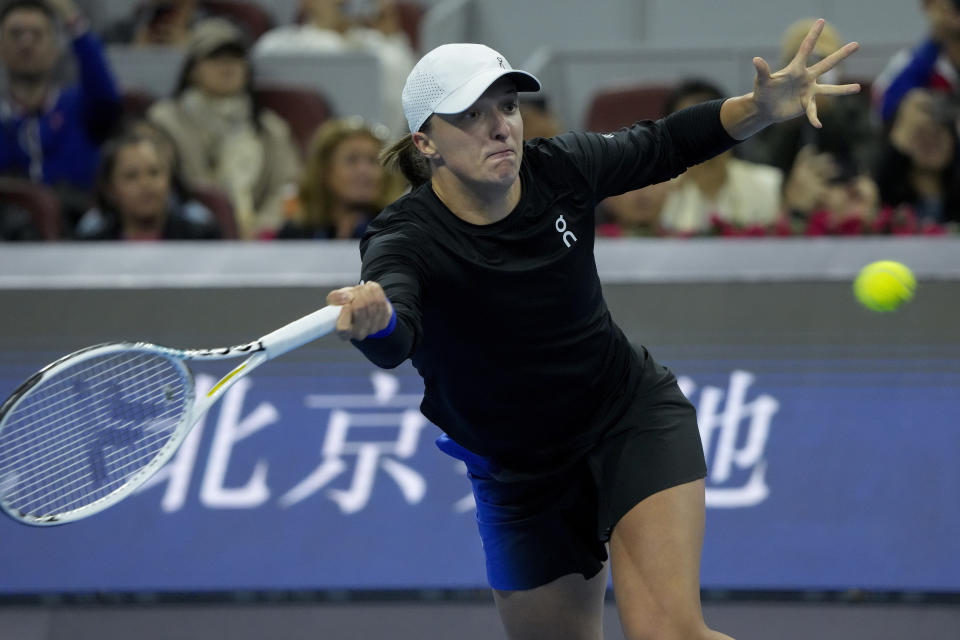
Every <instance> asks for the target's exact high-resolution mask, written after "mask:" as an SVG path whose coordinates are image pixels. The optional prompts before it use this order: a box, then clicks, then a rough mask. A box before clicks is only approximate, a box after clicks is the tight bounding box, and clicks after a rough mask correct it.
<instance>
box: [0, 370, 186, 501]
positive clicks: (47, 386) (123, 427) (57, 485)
mask: <svg viewBox="0 0 960 640" xmlns="http://www.w3.org/2000/svg"><path fill="white" fill-rule="evenodd" d="M187 384H188V377H187V376H186V375H185V372H184V371H183V370H182V369H181V367H179V366H178V365H177V364H176V363H175V362H172V361H171V360H169V359H168V358H166V357H164V356H162V355H159V354H154V353H150V352H144V351H128V352H120V353H111V354H108V355H102V356H95V357H92V358H89V359H84V360H82V361H80V362H78V363H76V364H75V365H73V366H69V367H66V368H65V369H61V370H59V371H58V372H56V373H54V374H52V375H51V376H50V377H49V378H45V379H43V380H42V381H41V382H40V383H39V384H38V385H36V386H35V387H33V388H31V389H30V390H28V391H27V393H26V394H25V395H24V397H23V398H21V399H20V401H19V403H18V404H17V405H16V407H15V408H14V409H13V410H12V411H11V413H10V414H8V415H7V416H6V417H5V418H4V423H3V428H2V431H0V500H2V501H3V503H4V506H5V508H6V509H7V510H8V511H15V512H17V513H20V514H24V515H29V516H30V517H34V518H44V517H49V516H53V515H61V514H63V513H65V512H67V511H70V510H73V509H77V508H80V507H83V506H85V505H88V504H91V503H94V502H96V501H97V500H100V499H102V498H104V497H106V496H107V495H109V494H110V493H112V492H113V491H115V490H117V489H119V488H120V487H122V486H123V485H124V484H126V482H127V481H128V480H129V479H130V477H131V476H132V475H134V474H136V473H137V472H138V471H139V470H141V469H142V468H143V467H144V466H146V465H147V464H149V462H150V461H151V460H153V459H154V458H155V457H156V455H157V454H158V453H159V452H160V451H161V450H162V449H163V447H164V445H165V444H166V443H167V442H168V441H169V439H170V436H171V435H172V434H173V433H174V432H175V431H176V428H177V426H178V425H179V423H180V422H181V419H182V417H183V414H184V412H185V410H186V407H187V403H188V401H189V394H188V393H187Z"/></svg>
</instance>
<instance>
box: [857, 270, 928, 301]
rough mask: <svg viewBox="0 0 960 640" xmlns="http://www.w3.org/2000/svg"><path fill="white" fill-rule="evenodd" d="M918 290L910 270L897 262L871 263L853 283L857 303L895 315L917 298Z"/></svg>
mask: <svg viewBox="0 0 960 640" xmlns="http://www.w3.org/2000/svg"><path fill="white" fill-rule="evenodd" d="M916 288H917V280H916V278H914V277H913V272H912V271H910V268H909V267H907V266H906V265H905V264H902V263H900V262H895V261H893V260H879V261H877V262H871V263H870V264H868V265H867V266H865V267H864V268H863V269H861V270H860V273H859V274H858V275H857V279H856V280H854V282H853V293H854V295H855V296H856V297H857V300H859V301H860V303H861V304H862V305H863V306H865V307H866V308H867V309H870V310H871V311H894V310H895V309H896V308H897V307H899V306H900V305H901V304H903V303H904V302H906V301H907V300H909V299H910V298H912V297H913V292H914V290H916Z"/></svg>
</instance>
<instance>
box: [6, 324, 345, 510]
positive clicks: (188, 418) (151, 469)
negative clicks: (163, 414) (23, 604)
mask: <svg viewBox="0 0 960 640" xmlns="http://www.w3.org/2000/svg"><path fill="white" fill-rule="evenodd" d="M339 315H340V307H339V306H336V305H330V306H327V307H323V308H322V309H319V310H317V311H314V312H313V313H310V314H308V315H306V316H303V317H302V318H300V319H298V320H294V321H293V322H291V323H290V324H287V325H285V326H283V327H280V328H279V329H277V330H276V331H273V332H271V333H268V334H267V335H265V336H263V337H261V338H259V339H257V340H254V341H253V342H248V343H246V344H242V345H237V346H233V347H224V348H219V349H186V350H179V349H171V348H168V347H162V346H159V345H155V344H151V343H149V342H112V343H107V344H101V345H96V346H92V347H87V348H85V349H81V350H79V351H75V352H73V353H71V354H69V355H66V356H64V357H63V358H60V359H59V360H57V361H56V362H53V363H51V364H49V365H47V366H46V367H44V368H43V369H41V370H40V371H38V372H37V373H36V374H34V375H33V376H31V377H30V378H29V379H28V380H27V381H26V382H24V383H23V384H22V385H20V387H19V388H17V390H16V391H14V392H13V394H12V395H11V396H10V397H9V398H8V399H7V400H6V401H5V402H4V403H3V405H0V433H2V432H3V429H4V426H5V424H6V422H7V417H8V416H10V415H12V414H13V412H14V411H16V408H17V406H18V405H19V404H20V403H21V402H23V401H24V399H25V398H28V397H29V396H30V393H31V391H32V390H34V389H37V388H39V386H40V385H42V384H43V382H44V380H49V379H51V378H54V377H56V376H57V374H58V373H59V372H61V371H63V370H65V369H67V368H69V367H73V366H74V365H77V364H79V363H81V362H84V361H86V360H90V359H92V358H99V357H102V356H105V355H110V354H112V353H131V352H134V353H135V352H140V353H150V354H154V355H159V356H161V357H164V358H166V359H167V360H168V361H169V362H171V363H172V364H173V365H174V366H175V367H176V368H177V369H179V370H180V373H181V374H182V375H183V376H184V379H185V383H184V384H185V389H184V394H185V398H184V409H183V414H182V415H181V418H180V422H179V423H178V424H177V426H176V427H175V429H174V431H173V432H172V433H171V435H170V436H169V438H168V440H167V442H165V443H164V445H163V446H162V447H161V448H160V450H159V451H158V452H157V453H156V455H155V456H154V457H153V458H152V459H151V460H150V462H148V463H147V464H146V465H144V466H143V468H141V469H140V470H138V471H137V472H135V473H134V474H132V475H131V476H130V478H129V479H128V480H127V481H126V482H125V483H124V484H123V485H121V486H120V487H118V488H116V489H114V490H113V491H111V492H110V493H108V494H107V495H105V496H103V497H101V498H99V499H97V500H95V501H94V502H91V503H90V504H86V505H84V506H82V507H78V508H76V509H71V510H69V511H66V512H64V513H62V514H56V515H49V516H43V517H37V516H32V515H30V514H26V513H21V512H20V511H19V510H17V509H16V508H14V507H12V505H10V504H9V503H8V501H7V499H6V497H5V496H4V495H2V490H3V487H0V509H2V510H3V512H4V513H6V514H7V515H8V516H10V517H11V518H13V519H15V520H17V521H19V522H22V523H24V524H28V525H33V526H51V525H58V524H65V523H67V522H73V521H76V520H80V519H83V518H87V517H89V516H92V515H93V514H95V513H99V512H101V511H103V510H104V509H107V508H109V507H111V506H113V505H115V504H117V503H118V502H120V501H121V500H123V499H124V498H126V497H127V496H129V495H130V494H131V493H133V492H134V491H136V490H137V488H138V487H140V486H141V485H142V484H143V483H144V482H146V481H147V480H148V479H149V478H150V477H151V476H152V475H153V474H155V473H156V472H157V471H159V470H160V468H161V467H163V465H164V464H166V463H167V461H168V460H170V458H171V457H173V454H174V453H176V451H177V449H178V448H179V447H180V444H181V443H182V442H183V440H184V438H186V437H187V434H188V433H190V430H191V429H192V428H193V426H194V425H195V424H196V423H197V421H198V420H199V419H200V418H201V417H202V416H203V415H204V414H205V413H206V412H207V411H208V410H209V409H210V407H211V406H213V405H214V403H216V402H217V401H218V400H219V399H220V398H221V397H222V396H223V394H224V393H226V391H227V389H229V388H230V387H231V386H232V385H233V384H234V383H236V382H237V380H240V379H241V378H243V377H244V376H247V375H249V374H250V372H251V371H253V370H254V369H256V368H257V367H258V366H260V365H261V364H263V363H264V362H266V361H267V360H272V359H273V358H276V357H278V356H281V355H283V354H285V353H287V352H289V351H292V350H294V349H296V348H298V347H300V346H302V345H304V344H307V343H308V342H312V341H314V340H316V339H318V338H320V337H322V336H325V335H327V334H329V333H331V332H332V331H333V330H334V329H335V328H336V324H337V318H338V317H339ZM245 355H246V356H248V357H247V359H246V360H244V361H243V362H242V363H240V364H239V365H238V366H236V367H234V368H233V369H232V370H231V371H230V372H229V373H227V374H226V375H225V376H223V377H222V378H221V379H220V380H219V382H217V383H216V384H215V385H213V387H211V388H210V391H208V392H207V393H206V394H205V395H204V396H203V397H200V398H198V397H197V396H196V389H195V384H194V381H193V372H192V371H190V368H189V367H188V366H187V365H186V361H188V360H227V359H230V358H241V357H243V356H245Z"/></svg>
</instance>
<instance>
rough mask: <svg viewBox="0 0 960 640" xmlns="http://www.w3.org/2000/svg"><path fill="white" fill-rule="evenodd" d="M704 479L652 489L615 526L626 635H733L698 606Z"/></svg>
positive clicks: (649, 638) (614, 555) (614, 566)
mask: <svg viewBox="0 0 960 640" xmlns="http://www.w3.org/2000/svg"><path fill="white" fill-rule="evenodd" d="M704 512H705V506H704V481H703V480H696V481H694V482H688V483H686V484H682V485H679V486H676V487H672V488H670V489H666V490H665V491H660V492H659V493H655V494H653V495H652V496H650V497H649V498H646V499H645V500H643V501H642V502H640V503H639V504H637V505H636V506H634V507H633V508H632V509H631V510H630V511H629V512H628V513H627V514H626V515H625V516H624V517H623V518H621V519H620V521H619V522H618V523H617V524H616V526H615V527H614V529H613V534H612V535H611V537H610V563H611V570H612V571H613V588H614V593H615V594H616V599H617V609H618V611H619V613H620V622H621V624H622V625H623V631H624V634H625V635H626V637H627V638H628V640H723V639H726V640H732V639H731V638H730V636H726V635H724V634H722V633H718V632H716V631H712V630H710V629H708V628H707V626H706V624H705V623H704V621H703V614H702V612H701V608H700V554H701V551H702V547H703V527H704Z"/></svg>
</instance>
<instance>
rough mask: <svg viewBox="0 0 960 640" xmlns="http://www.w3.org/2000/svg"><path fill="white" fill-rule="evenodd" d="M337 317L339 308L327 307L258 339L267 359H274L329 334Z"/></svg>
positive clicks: (334, 326) (335, 323)
mask: <svg viewBox="0 0 960 640" xmlns="http://www.w3.org/2000/svg"><path fill="white" fill-rule="evenodd" d="M339 316H340V307H339V306H337V305H329V306H326V307H324V308H322V309H319V310H318V311H314V312H313V313H311V314H309V315H305V316H303V317H302V318H300V319H299V320H294V321H293V322H291V323H290V324H288V325H286V326H283V327H280V328H279V329H277V330H276V331H272V332H270V333H268V334H267V335H265V336H263V337H262V338H260V343H261V344H263V348H264V350H265V351H266V355H267V359H268V360H270V359H272V358H276V357H277V356H280V355H283V354H285V353H287V352H288V351H293V350H294V349H296V348H297V347H300V346H303V345H305V344H307V343H308V342H313V341H314V340H316V339H317V338H320V337H322V336H325V335H327V334H328V333H331V332H332V331H333V330H334V329H335V328H336V326H337V318H338V317H339Z"/></svg>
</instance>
